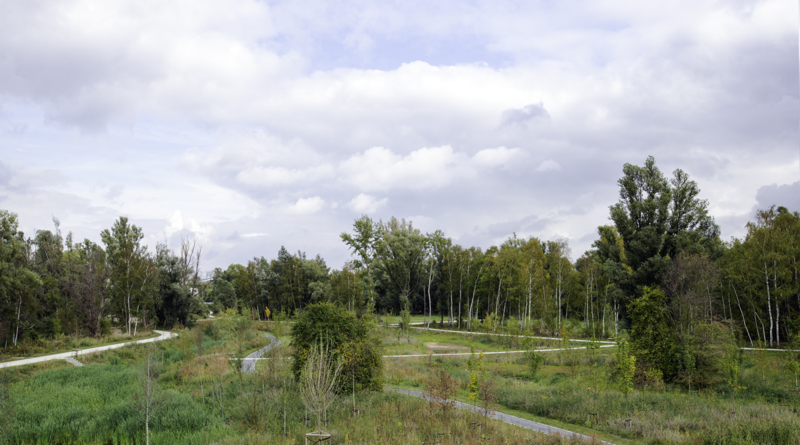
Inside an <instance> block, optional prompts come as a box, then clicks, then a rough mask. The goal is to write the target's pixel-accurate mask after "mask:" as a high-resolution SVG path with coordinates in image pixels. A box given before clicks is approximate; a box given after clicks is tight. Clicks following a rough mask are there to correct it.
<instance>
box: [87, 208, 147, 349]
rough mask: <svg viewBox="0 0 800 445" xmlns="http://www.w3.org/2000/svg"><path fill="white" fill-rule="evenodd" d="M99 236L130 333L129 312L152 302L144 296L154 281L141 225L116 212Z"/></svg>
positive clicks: (131, 312) (113, 290)
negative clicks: (108, 226)
mask: <svg viewBox="0 0 800 445" xmlns="http://www.w3.org/2000/svg"><path fill="white" fill-rule="evenodd" d="M100 237H101V238H102V240H103V244H105V245H106V254H107V255H108V260H109V263H110V264H111V271H112V272H111V285H112V292H113V294H114V295H115V298H116V303H117V307H118V308H119V309H120V310H121V312H122V314H123V316H124V318H125V325H126V327H127V332H128V335H130V333H131V323H132V320H133V316H134V315H138V314H137V313H138V311H139V310H140V309H143V310H146V306H149V305H151V304H152V301H151V300H148V299H147V296H148V291H149V288H150V287H152V286H153V285H154V284H155V283H154V282H155V280H156V271H155V267H154V264H153V261H152V260H151V259H150V257H149V255H148V254H147V246H143V245H141V240H142V238H144V233H143V232H142V229H141V228H139V227H137V226H135V225H133V224H128V218H126V217H124V216H120V217H119V220H117V221H116V222H115V223H114V225H113V226H112V228H111V230H108V229H105V230H103V231H102V232H101V233H100Z"/></svg>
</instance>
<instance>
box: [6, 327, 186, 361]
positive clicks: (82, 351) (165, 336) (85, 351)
mask: <svg viewBox="0 0 800 445" xmlns="http://www.w3.org/2000/svg"><path fill="white" fill-rule="evenodd" d="M153 332H155V333H157V334H160V335H159V336H158V337H153V338H145V339H144V340H137V341H129V342H125V343H117V344H113V345H106V346H97V347H95V348H88V349H78V350H77V351H72V352H62V353H59V354H51V355H43V356H41V357H31V358H25V359H22V360H14V361H12V362H4V363H0V368H10V367H12V366H22V365H30V364H31V363H39V362H46V361H49V360H65V359H67V358H69V357H77V356H79V355H86V354H92V353H94V352H100V351H107V350H109V349H117V348H122V347H125V346H130V345H135V344H140V343H153V342H156V341H161V340H167V339H170V338H174V337H177V336H178V334H175V333H173V332H167V331H158V330H155V329H154V330H153Z"/></svg>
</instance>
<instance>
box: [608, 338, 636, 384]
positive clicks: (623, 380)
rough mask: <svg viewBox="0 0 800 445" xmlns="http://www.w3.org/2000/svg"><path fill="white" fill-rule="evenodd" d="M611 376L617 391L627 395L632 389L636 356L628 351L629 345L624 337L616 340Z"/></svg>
mask: <svg viewBox="0 0 800 445" xmlns="http://www.w3.org/2000/svg"><path fill="white" fill-rule="evenodd" d="M612 373H613V378H614V380H615V381H616V383H617V389H618V390H619V392H621V393H622V394H624V395H625V398H627V397H628V393H629V392H631V391H632V390H633V377H634V375H635V373H636V357H635V356H633V355H632V354H631V352H630V345H629V344H628V341H627V340H625V339H620V340H619V341H617V352H616V353H614V363H613V367H612Z"/></svg>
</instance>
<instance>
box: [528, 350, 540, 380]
mask: <svg viewBox="0 0 800 445" xmlns="http://www.w3.org/2000/svg"><path fill="white" fill-rule="evenodd" d="M525 359H526V360H527V362H528V374H530V376H531V379H533V378H534V377H536V373H537V372H539V368H541V367H542V364H544V355H543V354H540V353H538V352H536V351H528V352H526V353H525Z"/></svg>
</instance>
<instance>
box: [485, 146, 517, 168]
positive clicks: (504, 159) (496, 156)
mask: <svg viewBox="0 0 800 445" xmlns="http://www.w3.org/2000/svg"><path fill="white" fill-rule="evenodd" d="M522 156H523V153H522V150H520V149H519V148H506V147H497V148H486V149H483V150H481V151H479V152H477V153H475V156H473V158H472V160H473V162H474V164H475V165H478V166H482V167H499V166H508V165H509V164H510V163H511V162H513V161H516V160H518V159H519V158H520V157H522Z"/></svg>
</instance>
